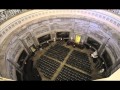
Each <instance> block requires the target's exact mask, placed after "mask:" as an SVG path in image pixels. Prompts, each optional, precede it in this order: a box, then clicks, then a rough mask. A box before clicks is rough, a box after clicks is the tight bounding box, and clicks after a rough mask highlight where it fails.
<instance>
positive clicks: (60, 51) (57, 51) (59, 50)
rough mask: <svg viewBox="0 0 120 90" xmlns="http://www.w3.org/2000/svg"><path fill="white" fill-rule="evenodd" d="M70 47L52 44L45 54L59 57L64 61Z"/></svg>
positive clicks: (55, 57) (58, 58)
mask: <svg viewBox="0 0 120 90" xmlns="http://www.w3.org/2000/svg"><path fill="white" fill-rule="evenodd" d="M69 51H70V49H69V48H66V47H64V46H62V45H60V44H56V45H54V46H52V47H51V48H50V49H49V50H48V51H47V52H46V53H45V55H47V56H49V57H52V58H54V59H57V60H59V61H64V59H65V57H66V56H67V54H68V53H69Z"/></svg>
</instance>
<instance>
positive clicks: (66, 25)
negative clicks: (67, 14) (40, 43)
mask: <svg viewBox="0 0 120 90" xmlns="http://www.w3.org/2000/svg"><path fill="white" fill-rule="evenodd" d="M49 21H50V28H51V30H73V23H74V21H73V19H67V18H58V19H52V20H51V19H50V20H49Z"/></svg>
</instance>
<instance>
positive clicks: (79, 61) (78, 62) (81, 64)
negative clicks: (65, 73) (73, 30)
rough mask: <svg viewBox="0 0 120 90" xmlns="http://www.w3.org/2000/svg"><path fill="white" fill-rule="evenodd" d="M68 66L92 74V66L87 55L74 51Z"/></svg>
mask: <svg viewBox="0 0 120 90" xmlns="http://www.w3.org/2000/svg"><path fill="white" fill-rule="evenodd" d="M67 64H69V65H71V66H74V67H76V68H79V69H81V70H84V71H85V72H87V73H91V71H92V70H91V66H90V62H89V59H88V56H87V54H86V53H83V52H79V51H76V50H74V51H73V52H72V54H71V55H70V57H69V58H68V60H67Z"/></svg>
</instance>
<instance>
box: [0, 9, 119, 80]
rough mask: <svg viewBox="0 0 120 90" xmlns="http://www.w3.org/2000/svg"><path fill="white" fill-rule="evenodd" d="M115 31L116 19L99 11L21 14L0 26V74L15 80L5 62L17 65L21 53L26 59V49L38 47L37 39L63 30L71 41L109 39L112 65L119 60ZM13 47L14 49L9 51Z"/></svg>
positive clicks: (33, 11)
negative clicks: (86, 37) (90, 38)
mask: <svg viewBox="0 0 120 90" xmlns="http://www.w3.org/2000/svg"><path fill="white" fill-rule="evenodd" d="M119 29H120V17H118V16H116V15H114V14H112V13H109V12H105V11H103V10H31V11H29V12H27V13H23V14H21V15H19V16H18V17H15V18H13V19H11V20H9V21H7V22H5V23H3V24H2V25H1V29H0V44H1V46H0V50H1V51H2V52H1V53H0V58H1V59H0V66H1V70H0V71H1V74H2V75H3V76H4V77H9V78H12V79H14V80H16V77H15V75H16V74H15V68H14V67H12V65H10V63H9V62H8V61H7V59H10V60H12V61H14V62H17V59H18V57H19V55H20V53H21V51H22V50H23V49H25V50H26V52H27V53H28V55H29V50H28V48H29V45H30V44H33V43H34V44H35V45H36V46H37V45H38V44H39V43H38V41H37V38H38V37H40V36H42V35H45V34H47V33H51V37H54V35H55V33H56V32H58V31H66V30H67V31H69V32H70V33H71V37H74V35H75V34H80V35H83V36H84V35H86V36H90V37H93V38H95V39H96V40H97V41H99V42H100V43H101V44H102V43H104V40H106V39H108V38H110V41H109V43H108V47H107V48H108V49H110V51H111V50H112V51H111V52H110V53H111V57H112V62H113V63H114V64H115V63H116V62H117V61H118V60H119V55H118V54H119V52H120V49H119V47H120V43H119V41H118V39H120V37H119V34H120V31H119ZM29 36H31V37H32V38H31V42H27V41H26V38H27V37H29ZM18 42H19V43H18ZM23 42H24V43H23ZM27 43H29V44H27ZM113 43H114V45H112V44H113ZM18 44H19V45H18ZM14 45H15V47H16V48H13V46H14ZM110 45H111V46H110ZM111 48H112V49H111ZM13 51H14V52H13ZM115 56H116V57H115ZM6 67H7V68H6ZM4 69H6V70H4ZM10 72H11V73H10Z"/></svg>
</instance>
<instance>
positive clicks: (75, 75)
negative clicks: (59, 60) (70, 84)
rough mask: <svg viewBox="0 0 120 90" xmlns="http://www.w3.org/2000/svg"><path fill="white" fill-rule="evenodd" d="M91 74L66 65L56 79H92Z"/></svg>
mask: <svg viewBox="0 0 120 90" xmlns="http://www.w3.org/2000/svg"><path fill="white" fill-rule="evenodd" d="M90 80H91V76H88V75H86V74H83V73H81V72H78V71H76V70H74V69H72V68H69V67H67V66H64V67H63V68H62V70H61V72H60V73H59V75H58V76H57V78H56V81H90Z"/></svg>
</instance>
